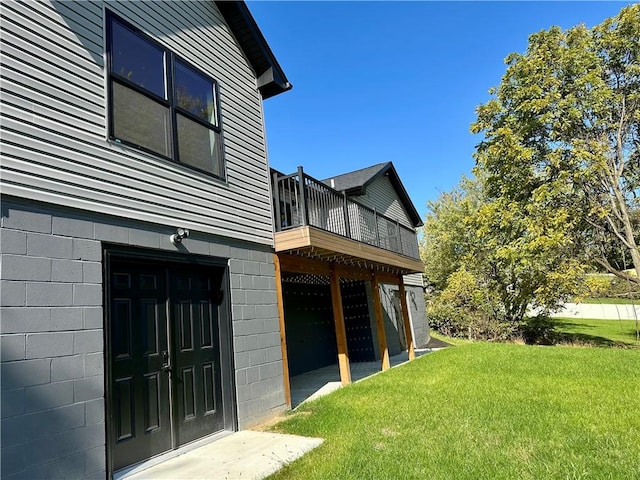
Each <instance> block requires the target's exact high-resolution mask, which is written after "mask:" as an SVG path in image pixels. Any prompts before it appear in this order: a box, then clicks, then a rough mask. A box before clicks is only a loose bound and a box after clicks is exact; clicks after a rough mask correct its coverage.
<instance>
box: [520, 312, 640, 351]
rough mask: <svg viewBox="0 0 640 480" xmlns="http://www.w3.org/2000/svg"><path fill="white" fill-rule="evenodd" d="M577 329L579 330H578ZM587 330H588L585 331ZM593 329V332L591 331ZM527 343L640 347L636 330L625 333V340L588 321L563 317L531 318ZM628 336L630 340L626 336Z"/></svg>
mask: <svg viewBox="0 0 640 480" xmlns="http://www.w3.org/2000/svg"><path fill="white" fill-rule="evenodd" d="M576 330H577V331H576ZM585 330H586V331H587V332H585ZM589 330H592V331H593V333H589ZM525 332H526V336H527V337H528V338H527V343H533V344H538V345H570V346H584V347H614V348H631V349H637V348H640V343H638V342H637V340H636V334H635V331H634V330H630V331H629V332H628V335H627V334H626V332H625V334H624V336H625V340H624V341H623V340H619V339H615V340H614V339H612V338H608V337H606V336H603V334H605V335H606V332H603V331H602V328H601V327H599V326H595V325H589V324H588V323H579V324H578V323H575V322H570V321H563V320H561V319H550V318H536V319H531V320H530V322H529V324H528V325H527V327H526V330H525ZM618 335H619V334H618ZM627 336H628V341H627V340H626V337H627Z"/></svg>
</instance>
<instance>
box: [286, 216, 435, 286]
mask: <svg viewBox="0 0 640 480" xmlns="http://www.w3.org/2000/svg"><path fill="white" fill-rule="evenodd" d="M274 242H275V250H276V252H283V253H284V252H288V253H291V254H293V255H296V256H304V257H309V258H314V259H319V260H325V261H329V262H336V263H340V264H344V265H348V266H352V267H360V268H364V269H367V270H372V269H373V270H377V271H380V272H388V273H393V274H403V275H406V274H408V273H417V272H422V271H423V270H424V265H423V264H422V262H421V261H420V260H416V259H414V258H410V257H406V256H404V255H401V254H399V253H395V252H391V251H389V250H385V249H383V248H379V247H376V246H373V245H369V244H366V243H362V242H358V241H356V240H351V239H349V238H346V237H342V236H340V235H336V234H334V233H329V232H326V231H324V230H321V229H319V228H315V227H310V226H305V227H299V228H293V229H291V230H285V231H283V232H276V233H275V235H274Z"/></svg>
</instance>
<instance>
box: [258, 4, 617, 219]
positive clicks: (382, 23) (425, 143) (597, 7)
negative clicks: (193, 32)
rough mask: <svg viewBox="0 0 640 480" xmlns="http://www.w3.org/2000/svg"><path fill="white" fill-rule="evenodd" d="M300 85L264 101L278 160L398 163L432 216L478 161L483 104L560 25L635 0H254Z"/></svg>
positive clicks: (313, 169) (317, 169)
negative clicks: (532, 39) (517, 55)
mask: <svg viewBox="0 0 640 480" xmlns="http://www.w3.org/2000/svg"><path fill="white" fill-rule="evenodd" d="M247 4H248V6H249V9H250V10H251V12H252V13H253V15H254V17H255V19H256V22H257V23H258V26H259V27H260V29H261V30H262V32H263V34H264V36H265V38H266V39H267V42H268V43H269V45H270V46H271V49H272V50H273V52H274V54H275V56H276V58H277V59H278V61H279V62H280V65H281V66H282V68H283V69H284V71H285V73H286V74H287V77H288V78H289V80H290V82H291V83H292V84H293V89H292V90H291V91H289V92H286V93H284V94H282V95H278V96H276V97H273V98H271V99H268V100H266V101H265V104H264V110H265V124H266V132H267V146H268V151H269V161H270V164H271V166H273V167H275V168H277V169H279V170H281V171H284V172H286V173H290V172H293V171H294V170H295V169H296V168H297V166H298V165H302V166H304V167H305V172H307V173H308V174H309V175H311V176H313V177H315V178H319V179H324V178H328V177H331V176H333V175H338V174H341V173H345V172H348V171H351V170H356V169H358V168H363V167H366V166H369V165H373V164H376V163H381V162H386V161H392V162H393V163H394V165H395V167H396V169H397V170H398V173H399V174H400V177H401V179H402V181H403V183H404V185H405V187H406V189H407V191H408V192H409V195H410V196H411V198H412V200H413V202H414V204H415V206H416V208H417V209H418V211H419V212H420V214H421V216H422V217H423V218H424V215H425V213H426V210H427V209H426V204H427V201H428V200H435V199H436V198H437V197H438V195H439V194H440V193H441V192H444V191H448V190H450V189H451V188H452V187H453V186H455V185H456V184H457V183H458V181H459V180H460V177H461V175H462V174H469V172H470V171H471V168H472V167H473V165H474V160H473V158H472V153H473V151H474V147H475V145H476V144H477V143H478V142H479V141H480V140H481V138H480V136H478V135H472V134H471V133H470V132H469V127H470V125H471V123H472V122H473V121H474V120H475V108H476V107H477V106H478V105H480V104H482V103H486V102H487V100H489V98H490V96H489V93H488V90H489V88H491V87H492V86H497V85H499V83H500V79H501V77H502V75H503V74H504V72H505V65H504V58H505V57H506V56H507V55H508V54H509V53H511V52H524V51H525V50H526V46H527V38H528V36H529V35H530V34H532V33H534V32H538V31H540V30H542V29H548V28H549V27H551V26H552V25H558V26H560V27H562V28H563V29H567V28H570V27H572V26H574V25H577V24H580V23H584V24H585V25H587V26H588V27H592V26H594V25H596V24H598V23H600V22H602V21H603V20H604V19H605V18H608V17H611V16H614V15H616V14H617V13H618V12H619V11H620V9H621V8H622V7H623V6H624V5H627V4H629V2H554V1H547V2H338V1H326V2H311V1H297V2H293V1H286V2H275V1H250V2H247Z"/></svg>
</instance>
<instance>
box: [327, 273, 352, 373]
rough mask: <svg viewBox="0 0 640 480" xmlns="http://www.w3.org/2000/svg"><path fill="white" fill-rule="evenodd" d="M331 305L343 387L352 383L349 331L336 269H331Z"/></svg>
mask: <svg viewBox="0 0 640 480" xmlns="http://www.w3.org/2000/svg"><path fill="white" fill-rule="evenodd" d="M331 303H332V305H333V322H334V325H335V329H336V343H337V346H338V365H339V367H340V380H341V382H342V385H347V384H349V383H351V368H350V367H349V352H348V349H347V329H346V327H345V325H344V311H343V310H342V293H341V292H340V279H339V278H338V274H337V273H336V271H335V269H334V268H332V269H331Z"/></svg>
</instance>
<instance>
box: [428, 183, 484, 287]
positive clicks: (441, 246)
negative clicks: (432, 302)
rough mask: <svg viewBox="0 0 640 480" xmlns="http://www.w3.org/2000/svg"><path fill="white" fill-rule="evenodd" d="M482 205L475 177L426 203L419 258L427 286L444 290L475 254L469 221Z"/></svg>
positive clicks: (479, 185)
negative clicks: (449, 280) (450, 278)
mask: <svg viewBox="0 0 640 480" xmlns="http://www.w3.org/2000/svg"><path fill="white" fill-rule="evenodd" d="M481 203H482V184H481V182H480V181H479V180H477V179H476V178H475V177H473V178H466V177H463V178H462V180H461V181H460V183H459V185H458V186H457V187H455V188H453V189H452V190H451V191H450V192H444V193H442V194H441V195H440V196H439V197H438V199H437V200H435V201H430V202H428V204H427V216H426V219H425V223H424V227H423V235H422V238H421V240H420V256H421V258H422V262H423V263H424V265H425V278H426V280H427V283H428V284H430V285H432V286H434V287H435V288H436V290H444V289H445V288H446V286H447V282H448V279H449V276H450V275H451V274H452V273H453V272H455V271H456V270H458V269H459V268H460V267H461V266H462V265H463V263H464V261H465V258H466V257H467V256H468V255H469V254H470V253H472V252H473V251H474V250H475V247H476V243H477V242H476V235H475V232H473V231H472V230H471V226H470V221H471V218H472V217H473V215H475V214H476V212H477V211H478V209H479V208H480V205H481Z"/></svg>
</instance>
